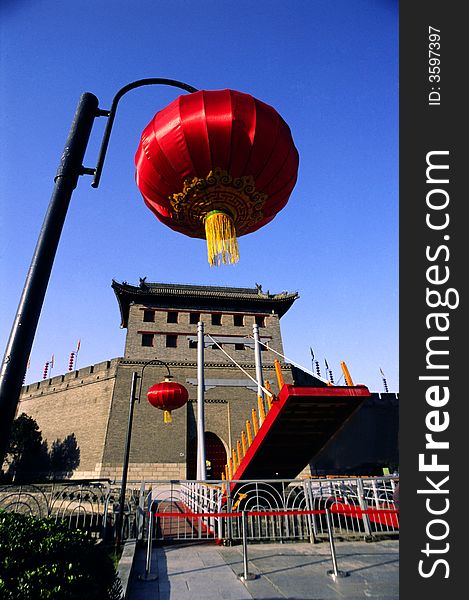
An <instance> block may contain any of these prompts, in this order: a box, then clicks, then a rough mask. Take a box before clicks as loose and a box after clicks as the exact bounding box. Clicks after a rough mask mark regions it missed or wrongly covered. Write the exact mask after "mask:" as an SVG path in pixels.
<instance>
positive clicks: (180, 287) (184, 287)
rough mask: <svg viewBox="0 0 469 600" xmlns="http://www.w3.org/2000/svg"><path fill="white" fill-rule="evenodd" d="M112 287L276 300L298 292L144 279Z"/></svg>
mask: <svg viewBox="0 0 469 600" xmlns="http://www.w3.org/2000/svg"><path fill="white" fill-rule="evenodd" d="M112 287H113V288H118V289H121V290H127V291H129V292H133V293H137V294H142V293H144V294H148V293H150V294H151V293H155V292H158V291H159V290H161V291H162V292H164V293H170V294H177V293H178V292H194V293H202V294H204V293H205V294H214V293H216V294H227V295H230V296H232V295H244V294H245V295H247V296H250V297H251V296H254V297H255V296H258V297H260V298H263V299H276V298H289V297H295V298H296V297H298V292H287V291H285V290H284V291H282V292H280V293H277V294H271V293H270V292H269V291H267V292H264V291H263V290H262V286H261V285H259V284H256V287H254V288H247V287H234V286H220V285H200V284H187V283H160V282H147V281H146V277H144V278H140V285H132V284H129V283H128V282H127V281H123V282H122V283H119V282H118V281H116V280H115V279H113V280H112Z"/></svg>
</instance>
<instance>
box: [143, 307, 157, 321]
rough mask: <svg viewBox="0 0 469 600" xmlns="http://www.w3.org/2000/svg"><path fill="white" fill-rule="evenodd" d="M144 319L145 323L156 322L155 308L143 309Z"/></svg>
mask: <svg viewBox="0 0 469 600" xmlns="http://www.w3.org/2000/svg"><path fill="white" fill-rule="evenodd" d="M143 320H144V322H145V323H154V322H155V311H154V310H144V311H143Z"/></svg>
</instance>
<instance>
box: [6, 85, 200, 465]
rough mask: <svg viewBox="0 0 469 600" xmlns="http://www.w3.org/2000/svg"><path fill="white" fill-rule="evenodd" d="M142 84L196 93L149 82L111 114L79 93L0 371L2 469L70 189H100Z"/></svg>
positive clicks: (115, 102)
mask: <svg viewBox="0 0 469 600" xmlns="http://www.w3.org/2000/svg"><path fill="white" fill-rule="evenodd" d="M147 85H169V86H173V87H177V88H180V89H182V90H185V91H187V92H189V93H192V92H196V91H197V89H196V88H194V87H192V86H190V85H188V84H186V83H183V82H181V81H175V80H173V79H164V78H160V77H153V78H147V79H140V80H138V81H134V82H132V83H129V84H127V85H126V86H124V87H123V88H121V89H120V90H119V91H118V92H117V94H116V95H115V96H114V99H113V101H112V105H111V109H110V110H102V109H100V108H99V107H98V104H99V101H98V98H97V97H96V96H95V95H94V94H91V93H89V92H85V93H84V94H82V96H81V98H80V101H79V103H78V106H77V109H76V111H75V115H74V118H73V122H72V125H71V128H70V132H69V134H68V138H67V141H66V143H65V147H64V151H63V154H62V157H61V159H60V164H59V167H58V170H57V174H56V176H55V178H54V189H53V192H52V195H51V199H50V202H49V206H48V209H47V212H46V215H45V218H44V222H43V225H42V228H41V231H40V233H39V237H38V241H37V244H36V248H35V251H34V254H33V257H32V260H31V265H30V267H29V271H28V274H27V276H26V281H25V284H24V288H23V292H22V295H21V298H20V302H19V305H18V309H17V312H16V316H15V318H14V321H13V325H12V329H11V333H10V337H9V340H8V343H7V346H6V350H5V355H4V358H3V362H2V365H1V371H0V466H1V465H2V464H3V461H4V458H5V452H6V448H7V445H8V441H9V437H10V431H11V426H12V423H13V420H14V418H15V413H16V409H17V406H18V401H19V395H20V392H21V386H22V384H23V379H24V375H25V373H26V367H27V363H28V358H29V355H30V353H31V348H32V344H33V340H34V336H35V333H36V329H37V324H38V321H39V316H40V314H41V310H42V305H43V303H44V297H45V294H46V290H47V285H48V283H49V278H50V274H51V271H52V265H53V263H54V258H55V254H56V252H57V247H58V244H59V240H60V235H61V233H62V228H63V225H64V222H65V217H66V215H67V210H68V206H69V203H70V199H71V197H72V193H73V190H74V189H75V187H76V186H77V183H78V179H79V177H80V176H81V175H93V176H94V179H93V182H92V184H91V185H92V187H94V188H97V187H98V185H99V181H100V177H101V172H102V169H103V164H104V158H105V155H106V151H107V147H108V144H109V138H110V135H111V129H112V126H113V123H114V119H115V116H116V111H117V106H118V103H119V101H120V99H121V98H122V96H124V94H126V93H127V92H129V91H130V90H133V89H135V88H138V87H142V86H147ZM96 117H107V118H108V121H107V124H106V128H105V130H104V134H103V139H102V143H101V149H100V152H99V156H98V161H97V164H96V167H95V168H94V169H91V168H87V167H84V166H83V159H84V156H85V151H86V148H87V145H88V141H89V138H90V135H91V130H92V127H93V123H94V120H95V118H96Z"/></svg>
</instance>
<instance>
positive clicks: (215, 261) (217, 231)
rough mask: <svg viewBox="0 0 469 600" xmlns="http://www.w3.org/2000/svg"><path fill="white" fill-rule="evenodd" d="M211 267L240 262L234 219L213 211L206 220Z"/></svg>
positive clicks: (219, 211)
mask: <svg viewBox="0 0 469 600" xmlns="http://www.w3.org/2000/svg"><path fill="white" fill-rule="evenodd" d="M204 223H205V237H206V239H207V252H208V262H209V263H210V266H211V267H213V266H220V265H221V264H224V265H226V264H235V263H237V262H238V260H239V251H238V242H237V240H236V227H235V224H234V222H233V219H232V218H231V217H230V215H228V214H227V213H225V212H223V211H221V210H212V211H210V212H209V213H208V215H207V216H206V217H205V219H204Z"/></svg>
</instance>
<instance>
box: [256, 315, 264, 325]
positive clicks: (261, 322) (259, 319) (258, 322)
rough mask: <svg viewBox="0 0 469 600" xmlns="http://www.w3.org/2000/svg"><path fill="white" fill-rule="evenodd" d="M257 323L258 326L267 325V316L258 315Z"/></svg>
mask: <svg viewBox="0 0 469 600" xmlns="http://www.w3.org/2000/svg"><path fill="white" fill-rule="evenodd" d="M256 325H257V326H258V327H265V317H264V315H257V316H256Z"/></svg>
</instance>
